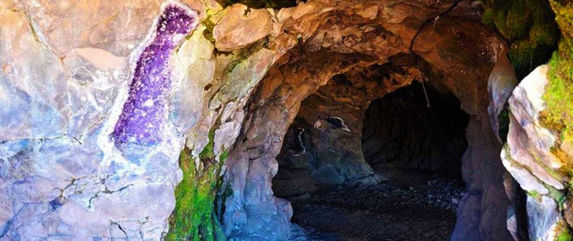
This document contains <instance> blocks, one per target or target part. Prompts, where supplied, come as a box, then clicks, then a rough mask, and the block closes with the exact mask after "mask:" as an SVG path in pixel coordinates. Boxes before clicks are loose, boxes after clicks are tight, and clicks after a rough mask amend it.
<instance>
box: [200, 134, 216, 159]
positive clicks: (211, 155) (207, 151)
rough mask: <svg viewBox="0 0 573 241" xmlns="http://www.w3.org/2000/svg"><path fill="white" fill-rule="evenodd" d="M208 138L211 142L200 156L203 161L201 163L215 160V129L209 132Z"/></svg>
mask: <svg viewBox="0 0 573 241" xmlns="http://www.w3.org/2000/svg"><path fill="white" fill-rule="evenodd" d="M208 137H209V142H207V145H206V146H205V147H204V148H203V151H201V153H200V154H199V159H201V161H204V160H212V159H214V158H215V153H214V152H213V147H214V146H215V128H213V129H211V130H210V131H209V134H208Z"/></svg>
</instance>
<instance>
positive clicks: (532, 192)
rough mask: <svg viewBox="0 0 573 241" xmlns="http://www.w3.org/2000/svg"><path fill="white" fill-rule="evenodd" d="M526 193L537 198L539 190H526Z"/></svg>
mask: <svg viewBox="0 0 573 241" xmlns="http://www.w3.org/2000/svg"><path fill="white" fill-rule="evenodd" d="M527 195H529V196H531V197H533V198H535V199H538V198H539V192H537V191H535V190H533V191H531V192H527Z"/></svg>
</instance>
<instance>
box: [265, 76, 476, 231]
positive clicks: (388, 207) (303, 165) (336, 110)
mask: <svg viewBox="0 0 573 241" xmlns="http://www.w3.org/2000/svg"><path fill="white" fill-rule="evenodd" d="M378 71H384V70H383V67H378ZM360 80H362V81H360ZM369 82H375V81H364V78H357V77H356V76H347V75H336V76H334V77H333V78H332V80H331V81H329V82H328V83H327V84H326V85H325V86H323V87H321V88H319V89H318V91H317V92H316V93H314V94H313V95H310V96H309V97H307V98H306V99H305V100H304V101H302V104H301V106H300V109H299V111H298V113H297V116H296V117H295V119H294V121H293V123H292V124H291V125H290V126H289V128H288V130H287V132H286V135H285V138H284V142H283V145H282V148H281V151H280V153H279V155H278V156H277V161H278V163H279V169H278V173H277V175H276V176H275V177H274V179H273V191H274V194H275V195H276V196H277V197H281V198H285V199H288V200H289V201H291V203H292V205H293V211H294V215H293V218H292V221H293V223H295V224H298V225H300V226H302V227H303V228H304V229H305V230H307V231H308V232H310V233H311V234H310V235H311V236H313V237H314V238H315V239H316V240H355V239H359V240H415V239H416V238H420V237H424V238H426V239H427V240H445V239H447V238H448V237H449V235H450V233H451V232H452V229H453V228H454V225H455V222H456V208H457V204H458V202H459V201H460V198H461V196H462V193H463V191H464V188H465V184H464V182H463V180H462V173H461V167H462V156H463V155H464V152H465V151H466V148H467V146H468V143H467V140H466V137H465V135H466V132H465V129H466V127H467V126H468V123H469V115H468V114H466V113H465V112H464V111H463V110H461V109H460V101H459V100H458V99H457V98H456V97H455V96H454V95H452V94H450V93H448V92H447V91H445V90H438V89H437V88H436V87H434V86H433V85H432V84H430V83H425V84H424V85H422V84H421V83H419V82H412V83H411V84H409V85H406V86H404V87H399V88H395V89H389V90H385V91H380V90H377V89H376V88H375V86H377V84H376V83H374V85H369V84H372V83H369Z"/></svg>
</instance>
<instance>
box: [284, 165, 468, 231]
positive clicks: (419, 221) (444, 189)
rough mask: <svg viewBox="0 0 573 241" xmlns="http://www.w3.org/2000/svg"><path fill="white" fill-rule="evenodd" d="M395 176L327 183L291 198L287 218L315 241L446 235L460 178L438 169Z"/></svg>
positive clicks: (459, 190) (451, 224) (453, 216)
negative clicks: (365, 182) (374, 180)
mask: <svg viewBox="0 0 573 241" xmlns="http://www.w3.org/2000/svg"><path fill="white" fill-rule="evenodd" d="M395 174H396V173H393V175H395ZM393 175H392V176H393ZM408 175H410V177H412V178H407V177H408ZM401 177H402V178H401V179H389V180H386V181H383V182H381V183H380V184H378V185H372V186H355V187H331V188H329V189H325V190H323V191H320V192H317V193H314V194H313V195H312V196H310V197H308V198H305V199H298V200H291V202H292V205H293V209H294V216H293V218H292V221H293V222H294V223H296V224H298V225H300V226H301V227H303V228H304V229H305V230H306V231H307V236H308V237H310V240H315V241H320V240H325V241H326V240H328V241H332V240H356V241H358V240H360V241H362V240H365V241H371V240H377V241H378V240H380V241H390V240H392V241H402V240H403V241H406V240H408V241H410V240H428V241H433V240H447V239H448V237H449V235H450V233H451V231H452V230H453V228H454V225H455V221H456V207H457V203H458V202H459V200H460V198H461V196H462V192H463V189H464V187H463V183H462V182H461V181H458V180H455V179H450V178H447V177H444V176H441V175H439V174H432V175H428V174H425V173H411V172H410V173H409V174H407V175H405V176H401ZM414 177H415V178H414ZM404 180H410V181H407V182H404ZM412 180H414V181H412Z"/></svg>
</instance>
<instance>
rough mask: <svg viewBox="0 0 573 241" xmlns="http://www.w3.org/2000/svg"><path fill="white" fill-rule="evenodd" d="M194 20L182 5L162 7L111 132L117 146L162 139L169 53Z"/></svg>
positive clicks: (192, 24)
mask: <svg viewBox="0 0 573 241" xmlns="http://www.w3.org/2000/svg"><path fill="white" fill-rule="evenodd" d="M195 21H196V15H194V14H192V13H190V11H188V10H185V9H183V8H182V7H179V6H176V5H173V4H170V5H167V6H166V7H165V8H164V9H163V11H162V13H161V16H160V17H159V19H158V21H157V27H156V29H155V33H156V34H155V38H154V39H153V40H152V41H151V43H150V44H149V45H148V46H147V47H145V49H144V50H143V52H142V53H141V55H140V56H139V58H138V59H137V62H136V65H135V71H134V73H133V79H132V81H131V86H130V87H129V96H128V98H127V101H126V102H125V104H124V106H123V110H122V113H121V115H120V116H119V120H118V122H117V123H116V125H115V128H114V131H113V136H114V137H115V143H116V145H118V144H121V143H137V144H142V145H152V144H154V143H157V142H158V141H160V140H161V127H162V124H163V122H164V119H165V112H166V111H167V110H166V106H167V98H168V94H169V90H170V89H171V73H170V71H169V69H168V68H169V63H168V60H169V56H170V55H171V53H172V52H173V51H174V49H175V48H176V47H177V46H178V45H179V43H180V42H181V40H182V39H183V38H184V36H185V35H187V34H189V33H190V32H191V30H193V28H194V27H195Z"/></svg>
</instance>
